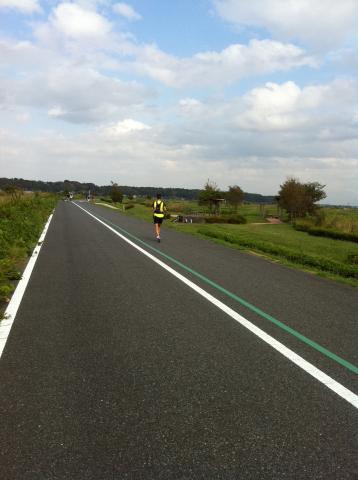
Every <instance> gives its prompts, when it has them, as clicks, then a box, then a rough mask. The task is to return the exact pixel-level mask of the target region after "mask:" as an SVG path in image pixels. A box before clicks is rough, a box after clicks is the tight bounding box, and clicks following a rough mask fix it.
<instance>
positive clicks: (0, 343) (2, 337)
mask: <svg viewBox="0 0 358 480" xmlns="http://www.w3.org/2000/svg"><path fill="white" fill-rule="evenodd" d="M51 219H52V215H50V216H49V219H48V220H47V223H46V225H45V228H44V229H43V231H42V233H41V235H40V238H39V239H38V242H37V245H36V247H35V248H34V251H33V252H32V255H31V257H30V260H29V261H28V263H27V266H26V268H25V270H24V273H23V274H22V277H21V280H20V281H19V283H18V284H17V287H16V290H15V292H14V294H13V296H12V297H11V300H10V303H9V305H8V307H7V309H6V311H5V313H4V319H3V320H2V321H1V322H0V358H1V355H2V353H3V351H4V348H5V345H6V342H7V339H8V336H9V334H10V330H11V327H12V325H13V323H14V320H15V317H16V313H17V310H18V308H19V306H20V303H21V300H22V297H23V296H24V293H25V290H26V287H27V284H28V283H29V280H30V277H31V273H32V270H33V269H34V266H35V263H36V260H37V258H38V256H39V253H40V250H41V247H42V243H43V241H44V239H45V236H46V232H47V229H48V227H49V225H50V222H51Z"/></svg>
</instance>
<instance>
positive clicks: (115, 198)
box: [109, 182, 123, 203]
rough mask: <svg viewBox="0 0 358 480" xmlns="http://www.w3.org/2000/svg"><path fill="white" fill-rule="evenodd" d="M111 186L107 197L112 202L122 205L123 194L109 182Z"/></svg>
mask: <svg viewBox="0 0 358 480" xmlns="http://www.w3.org/2000/svg"><path fill="white" fill-rule="evenodd" d="M111 184H112V186H111V191H110V194H109V196H110V197H111V199H112V202H114V203H116V202H118V203H122V200H123V194H122V192H121V191H120V189H119V186H118V184H117V183H114V182H111Z"/></svg>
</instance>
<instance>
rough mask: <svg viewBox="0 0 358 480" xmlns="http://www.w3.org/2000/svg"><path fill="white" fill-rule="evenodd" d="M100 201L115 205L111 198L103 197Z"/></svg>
mask: <svg viewBox="0 0 358 480" xmlns="http://www.w3.org/2000/svg"><path fill="white" fill-rule="evenodd" d="M100 200H101V202H107V203H113V200H112V199H111V198H105V197H101V198H100Z"/></svg>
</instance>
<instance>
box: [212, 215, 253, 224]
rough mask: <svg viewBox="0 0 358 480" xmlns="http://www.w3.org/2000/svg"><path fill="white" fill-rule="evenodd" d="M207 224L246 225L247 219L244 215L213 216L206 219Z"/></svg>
mask: <svg viewBox="0 0 358 480" xmlns="http://www.w3.org/2000/svg"><path fill="white" fill-rule="evenodd" d="M205 223H231V224H244V223H246V218H245V217H243V216H242V215H230V216H221V217H219V216H216V215H215V216H212V217H205Z"/></svg>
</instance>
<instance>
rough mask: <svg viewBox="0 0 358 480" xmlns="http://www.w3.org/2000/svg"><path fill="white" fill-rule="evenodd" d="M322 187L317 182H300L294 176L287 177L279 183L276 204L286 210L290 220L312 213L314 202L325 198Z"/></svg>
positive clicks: (314, 208)
mask: <svg viewBox="0 0 358 480" xmlns="http://www.w3.org/2000/svg"><path fill="white" fill-rule="evenodd" d="M324 187H325V185H321V184H320V183H318V182H309V183H301V182H300V181H299V180H297V179H296V178H288V179H287V180H286V182H285V183H283V184H282V185H280V191H279V192H278V205H279V206H280V207H281V208H283V209H285V210H286V211H287V213H288V215H289V217H290V220H294V219H295V218H298V217H304V216H305V215H306V214H307V213H309V214H312V213H314V211H315V210H316V208H317V205H316V203H317V202H319V201H320V200H323V199H324V198H326V193H325V192H324V190H323V189H324Z"/></svg>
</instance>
